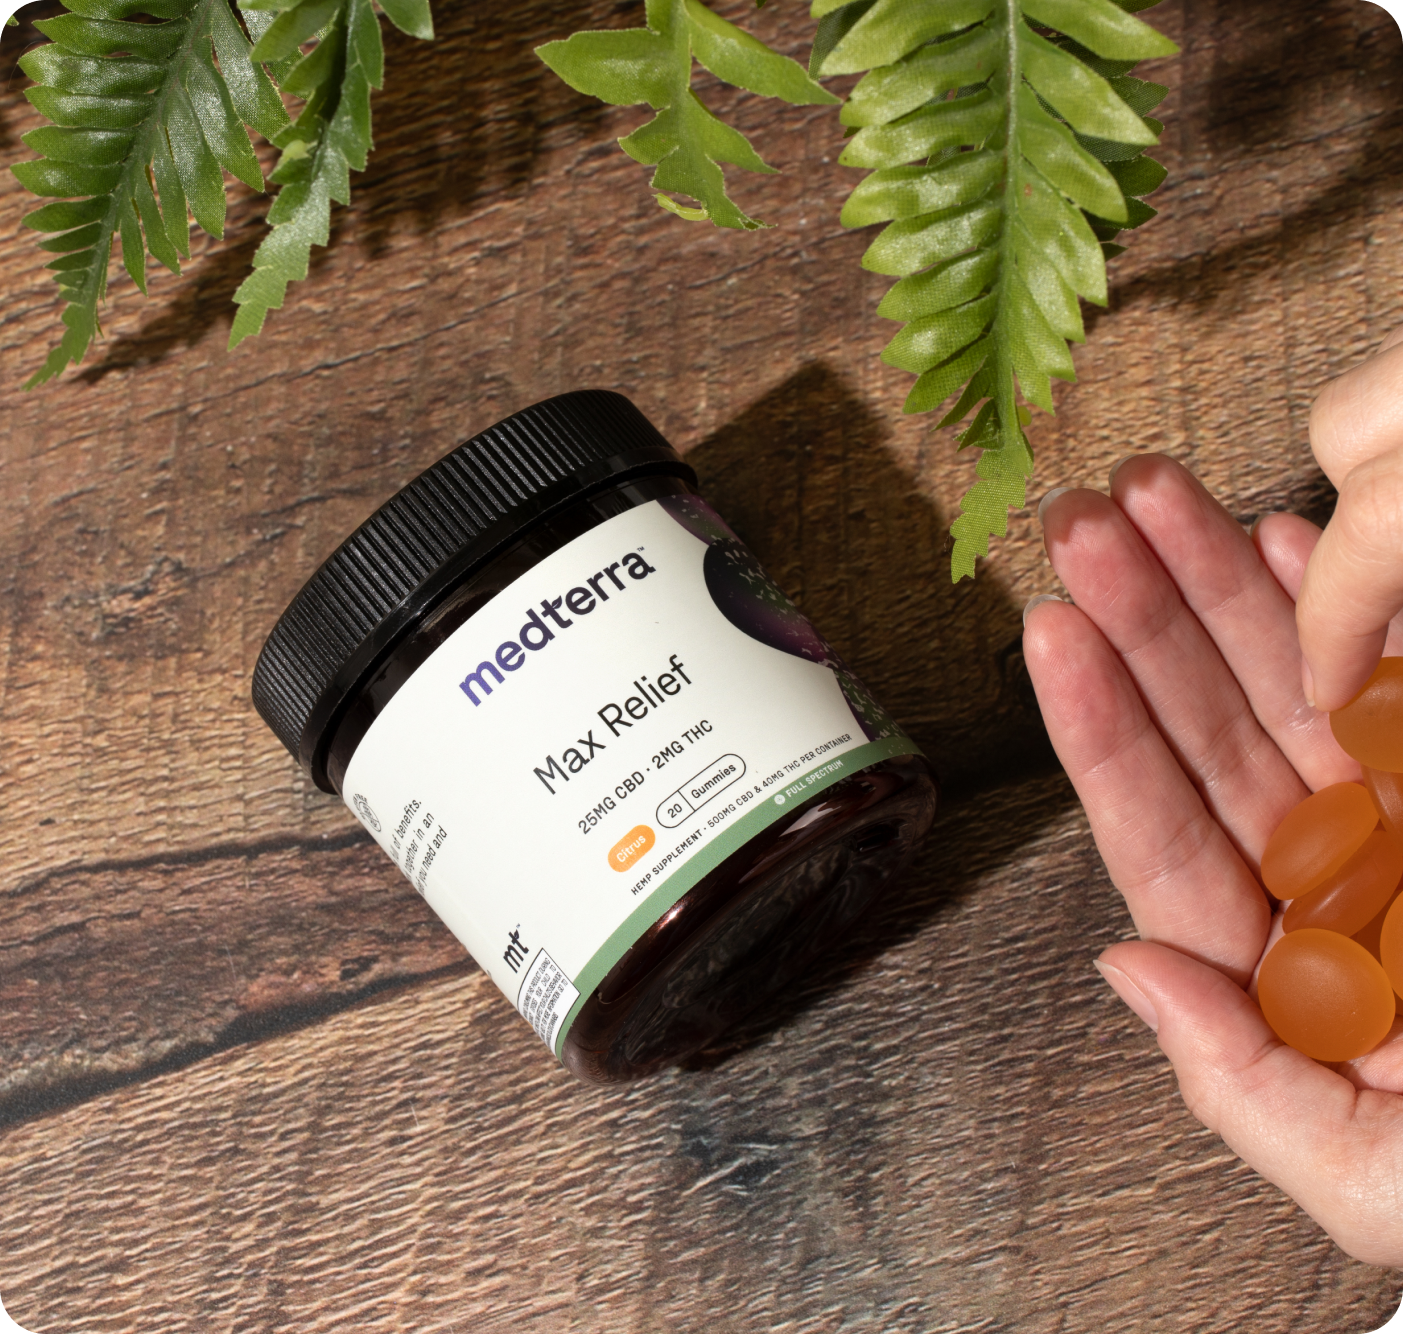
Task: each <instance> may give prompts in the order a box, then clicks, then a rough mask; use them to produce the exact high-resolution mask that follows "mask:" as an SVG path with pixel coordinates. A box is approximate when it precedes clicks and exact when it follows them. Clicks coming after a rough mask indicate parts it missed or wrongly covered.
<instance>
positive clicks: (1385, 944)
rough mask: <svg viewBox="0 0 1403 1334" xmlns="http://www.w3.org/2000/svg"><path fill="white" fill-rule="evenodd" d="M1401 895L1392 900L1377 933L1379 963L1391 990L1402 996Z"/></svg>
mask: <svg viewBox="0 0 1403 1334" xmlns="http://www.w3.org/2000/svg"><path fill="white" fill-rule="evenodd" d="M1400 903H1403V894H1400V895H1399V896H1398V898H1396V899H1394V901H1393V906H1392V907H1391V908H1390V909H1389V910H1388V916H1387V917H1385V918H1384V924H1383V930H1382V931H1380V932H1379V962H1380V963H1382V964H1383V968H1384V972H1386V973H1387V974H1388V980H1389V981H1390V982H1392V983H1393V989H1394V990H1395V991H1396V992H1398V994H1399V995H1400V996H1403V908H1400V907H1399V906H1398V905H1399V904H1400Z"/></svg>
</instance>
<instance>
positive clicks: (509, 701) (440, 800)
mask: <svg viewBox="0 0 1403 1334" xmlns="http://www.w3.org/2000/svg"><path fill="white" fill-rule="evenodd" d="M915 751H916V747H915V745H914V744H913V743H912V742H911V741H910V740H909V739H908V738H906V737H905V736H904V735H903V734H902V733H901V732H900V730H899V729H898V728H897V727H896V726H895V724H894V723H893V722H892V721H891V719H890V718H888V717H887V715H886V714H885V713H883V712H882V710H881V709H880V708H878V707H877V706H876V705H875V704H874V703H873V702H872V700H871V699H870V697H869V696H868V695H867V694H866V692H865V691H864V690H863V688H862V686H861V685H860V684H859V683H858V682H857V681H856V679H855V678H853V677H852V675H851V673H849V672H848V671H847V669H846V668H845V667H844V666H843V664H842V663H841V662H840V661H839V660H838V659H837V657H836V656H835V655H834V654H833V651H832V649H831V648H830V647H829V646H828V644H827V643H826V641H824V640H823V639H822V638H821V637H820V636H819V635H818V634H817V633H816V632H815V631H814V629H813V628H812V627H811V626H810V625H809V623H808V622H807V621H806V620H805V619H804V618H803V616H801V615H800V613H799V612H798V610H797V609H796V608H795V607H794V605H793V604H792V603H791V602H790V601H789V600H788V599H787V598H786V597H785V596H784V594H783V593H781V592H780V590H779V589H778V588H777V587H776V586H775V585H774V583H773V582H771V580H770V579H769V578H768V576H766V575H765V573H764V571H763V570H762V569H761V568H760V566H759V564H758V563H757V562H756V560H755V558H754V556H752V555H751V554H750V552H749V551H748V550H747V549H746V548H745V547H744V546H743V545H742V544H741V542H740V541H739V540H738V539H737V538H736V537H735V535H734V534H733V533H732V532H731V531H730V530H729V529H728V528H727V527H726V525H725V524H724V523H723V522H722V521H721V520H720V519H719V518H718V517H717V516H716V514H715V513H714V512H713V511H712V510H711V509H709V508H708V507H707V506H706V505H705V504H704V503H703V502H702V501H700V500H698V499H697V498H695V497H693V496H669V497H666V498H665V499H662V500H655V501H651V502H649V503H647V504H645V505H641V506H639V507H637V508H635V509H632V510H629V511H628V512H627V513H625V514H621V515H618V516H617V517H615V518H613V519H609V520H607V521H605V522H604V523H601V524H600V525H598V526H597V527H595V528H593V529H591V530H590V531H589V532H587V533H585V534H584V535H583V536H581V537H578V538H576V539H575V540H574V541H573V542H571V543H569V544H568V545H567V546H565V547H563V548H561V550H559V551H557V552H556V553H555V554H554V555H552V556H549V557H547V558H546V559H545V560H543V561H541V562H540V563H539V564H537V565H536V566H534V567H533V568H532V569H531V570H530V571H529V572H528V573H527V574H525V575H523V576H522V577H521V578H520V579H518V580H517V581H516V582H515V583H514V584H512V585H511V586H510V587H509V588H507V589H506V590H505V591H503V592H502V593H500V594H498V595H497V596H496V597H495V598H493V600H492V601H491V602H490V603H488V604H487V606H485V607H484V608H482V609H481V610H480V611H478V612H477V613H476V614H474V615H473V616H472V617H471V618H470V619H469V620H467V621H466V622H464V623H463V624H462V625H461V626H459V627H458V629H457V630H455V631H454V632H453V634H452V635H451V636H450V637H449V638H448V639H447V640H446V641H445V642H444V643H443V644H442V645H440V646H439V648H437V649H436V650H435V651H434V653H433V654H432V656H430V657H429V658H428V659H427V660H426V661H425V662H424V663H422V664H421V665H420V667H419V668H418V669H417V670H416V671H415V672H414V674H413V675H412V676H411V677H410V679H409V680H408V681H407V682H406V683H405V684H404V685H403V686H401V687H400V689H399V691H398V692H397V693H396V694H395V696H394V698H393V699H391V701H390V703H389V704H388V705H387V706H386V708H385V710H384V712H383V713H381V715H380V716H379V717H378V718H377V719H376V720H375V722H374V723H373V724H372V725H371V727H370V729H369V731H368V732H367V733H366V735H365V736H364V738H363V739H362V740H361V743H360V745H359V746H358V747H357V749H356V752H355V755H354V756H353V757H352V760H351V763H350V765H349V767H348V769H347V771H346V777H345V783H344V786H343V792H344V794H345V799H346V804H347V805H348V806H349V807H350V808H351V810H352V811H353V812H354V813H355V815H356V817H357V818H358V819H359V820H360V821H361V823H362V824H364V825H365V827H366V828H367V829H368V830H370V832H371V833H372V834H373V835H374V836H375V838H376V839H377V841H378V842H379V843H380V846H381V847H382V848H384V849H385V851H386V852H387V853H388V854H389V855H390V856H391V857H392V858H393V859H394V860H395V862H396V863H397V864H398V865H399V867H400V869H401V870H402V871H403V872H404V874H405V875H406V876H407V877H408V878H409V880H410V882H411V883H412V884H413V885H414V887H415V888H416V889H417V890H419V892H420V893H421V894H423V895H424V897H425V898H426V899H427V900H428V902H429V903H430V905H431V906H432V907H433V909H434V911H435V912H437V913H438V915H439V916H440V917H441V918H443V920H444V921H445V922H446V923H447V925H448V926H449V928H450V929H451V930H452V931H453V933H454V935H456V936H457V937H458V939H459V940H461V941H462V942H463V944H464V945H465V946H466V947H467V948H468V950H469V951H470V952H471V954H472V956H473V957H474V958H475V959H476V960H477V962H478V963H479V964H480V965H481V966H482V967H483V969H484V970H486V972H487V973H488V974H490V976H491V977H492V979H493V981H494V982H496V983H497V985H498V986H499V987H500V988H501V989H502V990H503V991H504V992H505V993H506V995H507V996H508V997H509V998H510V999H511V1000H512V1002H513V1003H514V1004H515V1005H516V1006H517V1008H518V1009H519V1010H520V1011H521V1013H522V1014H523V1015H524V1016H525V1017H526V1019H527V1020H528V1021H529V1022H530V1023H531V1025H532V1027H533V1028H535V1030H536V1032H537V1033H538V1034H539V1035H540V1037H541V1038H542V1040H543V1041H545V1042H546V1043H547V1044H548V1045H549V1046H550V1047H551V1049H552V1050H553V1051H555V1052H556V1054H557V1055H559V1053H560V1050H561V1044H562V1042H563V1040H564V1037H565V1034H566V1032H567V1031H568V1029H569V1026H570V1024H571V1022H573V1019H574V1017H575V1013H576V1012H577V1011H578V1009H579V1006H580V1005H581V1004H582V1003H583V1001H584V1000H586V999H588V997H589V996H590V994H591V993H592V992H593V990H594V989H595V987H596V986H598V984H599V982H600V980H601V979H602V978H603V977H604V975H605V974H606V973H607V972H608V971H609V969H610V968H612V967H613V966H614V964H615V963H617V962H618V960H619V959H620V958H621V957H622V956H623V955H624V953H625V952H626V951H627V950H628V948H629V947H630V946H631V945H632V944H633V943H634V942H635V941H636V940H637V939H638V938H639V937H640V936H641V935H642V934H643V932H644V931H646V930H647V929H648V927H650V926H651V925H652V924H653V923H654V922H656V921H657V920H658V918H659V917H661V916H662V914H663V913H664V912H666V911H667V909H668V908H670V907H671V906H672V905H673V904H674V903H675V902H676V901H677V900H678V899H679V898H681V897H682V895H683V894H684V893H686V892H687V890H688V889H690V888H691V887H692V886H693V885H694V884H696V882H697V881H698V880H700V879H701V878H702V876H703V875H705V874H706V873H707V872H709V871H711V870H712V869H713V868H714V867H716V866H718V865H719V864H720V863H721V862H722V861H723V860H725V858H726V857H728V856H730V855H731V854H732V853H733V852H735V851H737V850H738V849H739V848H741V847H743V846H744V845H745V843H747V842H749V840H750V839H752V838H753V837H754V836H755V835H756V834H757V833H759V832H760V830H762V829H764V828H765V827H766V826H767V825H770V824H772V823H774V822H775V821H776V820H779V819H782V818H784V817H785V816H787V815H790V814H792V812H793V807H794V805H795V803H796V802H799V801H803V800H806V799H807V798H809V797H811V796H813V795H815V794H816V793H818V792H820V791H822V790H823V789H824V788H826V787H829V786H831V785H832V784H833V783H835V782H837V781H838V780H839V779H840V778H842V777H844V776H846V775H848V774H851V773H853V772H855V771H856V770H857V769H861V768H864V767H866V766H867V765H870V764H873V763H875V762H877V761H878V760H881V759H885V758H888V757H890V756H894V755H909V754H913V753H915Z"/></svg>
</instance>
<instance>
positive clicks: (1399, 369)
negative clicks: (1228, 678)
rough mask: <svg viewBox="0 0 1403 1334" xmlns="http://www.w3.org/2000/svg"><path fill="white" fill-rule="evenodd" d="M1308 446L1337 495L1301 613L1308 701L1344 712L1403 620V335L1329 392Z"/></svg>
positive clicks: (1319, 403)
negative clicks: (1390, 631)
mask: <svg viewBox="0 0 1403 1334" xmlns="http://www.w3.org/2000/svg"><path fill="white" fill-rule="evenodd" d="M1310 444H1311V449H1312V451H1313V452H1314V453H1315V457H1316V459H1317V461H1318V462H1319V464H1320V466H1321V468H1323V469H1324V470H1325V475H1326V476H1327V477H1328V478H1329V479H1330V480H1331V481H1332V482H1333V483H1334V484H1335V487H1336V489H1337V490H1338V491H1339V493H1340V498H1339V502H1338V503H1337V504H1336V506H1335V514H1334V517H1333V518H1332V519H1331V520H1330V522H1329V524H1328V525H1327V526H1326V529H1325V535H1324V537H1322V538H1321V540H1320V544H1319V546H1318V547H1316V549H1315V552H1314V554H1313V555H1312V556H1311V558H1310V563H1309V565H1308V566H1307V567H1306V575H1305V580H1304V582H1303V583H1302V585H1301V592H1300V598H1299V600H1298V602H1297V606H1296V624H1297V626H1298V627H1299V630H1300V641H1301V648H1302V650H1303V652H1304V654H1305V666H1304V673H1303V681H1304V687H1305V694H1306V697H1307V698H1308V699H1310V700H1313V701H1314V702H1315V704H1316V705H1317V707H1319V708H1320V709H1323V710H1329V709H1337V708H1339V707H1340V705H1342V704H1347V703H1348V702H1349V701H1350V700H1351V699H1353V698H1354V696H1355V694H1356V693H1358V691H1359V688H1360V687H1361V686H1362V685H1363V684H1364V682H1365V681H1367V680H1368V679H1369V673H1370V672H1372V671H1373V670H1374V667H1375V666H1376V665H1377V663H1378V661H1379V654H1380V653H1381V652H1382V650H1383V645H1384V633H1385V630H1386V628H1387V626H1388V623H1389V621H1390V620H1392V618H1393V617H1394V616H1396V615H1397V614H1398V612H1399V611H1400V610H1403V329H1396V330H1395V331H1394V332H1393V333H1392V334H1390V335H1389V336H1388V337H1387V338H1386V339H1384V341H1383V343H1382V345H1381V346H1380V347H1379V350H1378V351H1377V352H1376V353H1375V354H1374V355H1373V356H1372V357H1370V358H1369V359H1368V360H1367V361H1365V362H1364V363H1363V364H1362V365H1359V366H1356V367H1355V368H1354V369H1353V370H1352V371H1349V372H1348V373H1347V374H1345V375H1342V376H1340V377H1339V379H1337V380H1332V381H1331V382H1330V383H1329V384H1328V385H1326V386H1325V389H1324V391H1323V392H1322V393H1321V395H1320V397H1319V398H1317V399H1316V401H1315V406H1314V407H1313V408H1312V409H1311V414H1310Z"/></svg>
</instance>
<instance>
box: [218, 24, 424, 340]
mask: <svg viewBox="0 0 1403 1334" xmlns="http://www.w3.org/2000/svg"><path fill="white" fill-rule="evenodd" d="M244 8H245V10H246V11H253V12H248V13H247V17H249V18H253V17H254V13H255V12H256V11H255V10H254V6H253V5H252V4H251V3H250V2H249V0H245V3H244ZM258 9H262V10H265V11H268V10H277V11H278V13H277V17H276V18H275V19H274V20H273V21H272V22H271V23H269V24H260V25H259V27H260V29H261V35H260V36H259V38H258V41H257V43H256V44H255V46H254V48H253V56H254V59H255V60H267V61H269V62H277V61H283V62H287V63H286V64H284V66H283V67H282V68H283V73H282V75H281V78H282V85H283V87H284V88H285V89H286V90H287V91H288V92H291V93H294V94H296V95H297V96H299V97H303V98H305V99H306V103H305V105H304V106H303V108H302V112H301V114H300V115H299V116H298V118H297V120H296V121H295V122H293V123H292V124H291V125H287V126H285V127H284V128H283V129H281V130H280V131H279V132H278V133H277V134H275V135H273V136H272V141H273V143H274V144H275V145H276V146H277V147H278V148H280V149H281V150H282V155H281V156H280V158H279V159H278V165H277V167H276V168H275V169H274V171H273V174H272V176H271V178H270V179H271V180H272V181H273V182H274V183H275V184H276V185H278V186H280V187H281V189H280V190H279V191H278V197H277V198H276V199H275V200H274V201H273V207H272V208H271V209H269V211H268V222H269V225H270V226H271V227H272V231H271V232H270V233H269V234H268V237H267V239H265V240H264V242H263V244H262V245H261V246H259V247H258V252H257V254H255V255H254V257H253V272H252V273H251V274H250V275H249V276H248V277H247V278H246V279H245V280H244V282H243V283H242V284H241V285H240V287H239V290H238V291H237V292H235V293H234V300H235V302H237V304H238V307H239V310H238V313H237V314H236V315H235V316H234V326H233V328H232V329H231V330H230V331H229V346H230V347H231V348H235V347H237V346H238V345H239V344H240V343H242V342H243V341H244V339H245V338H251V337H253V336H254V335H255V334H257V333H259V332H260V331H261V330H262V328H263V322H264V320H266V319H267V317H268V312H269V311H270V310H278V309H281V307H282V304H283V302H284V300H285V299H286V297H287V287H288V284H289V283H291V282H298V281H300V280H301V279H303V278H305V277H306V276H307V270H308V266H309V264H310V261H311V253H312V247H313V246H322V245H325V244H326V243H327V241H328V239H329V238H330V236H331V205H332V204H333V202H334V203H339V204H349V203H350V202H351V172H352V171H363V170H364V169H365V163H366V156H367V154H368V153H369V152H370V147H371V135H370V93H371V89H372V88H379V87H380V86H381V85H382V84H383V83H384V74H385V56H384V46H383V44H382V42H381V38H380V22H379V20H378V19H377V18H376V16H375V11H374V9H373V8H372V7H371V3H370V0H291V2H290V3H286V2H284V0H274V2H266V0H260V3H259V5H258ZM391 10H393V12H391ZM386 13H387V14H388V15H389V16H390V18H391V19H392V21H394V22H395V23H396V24H397V25H399V26H403V27H404V28H405V31H407V32H410V33H411V35H412V36H416V37H417V36H420V35H422V34H423V33H425V32H428V33H432V24H431V23H430V22H429V18H428V9H427V5H425V4H423V3H422V2H420V3H417V4H412V3H408V0H406V2H405V3H402V4H398V5H394V6H391V7H388V8H387V9H386ZM314 33H320V39H319V40H318V42H317V45H316V46H315V47H314V48H313V49H312V51H311V52H310V53H308V54H307V55H302V54H301V52H300V46H301V43H302V42H304V41H305V40H306V35H310V34H314Z"/></svg>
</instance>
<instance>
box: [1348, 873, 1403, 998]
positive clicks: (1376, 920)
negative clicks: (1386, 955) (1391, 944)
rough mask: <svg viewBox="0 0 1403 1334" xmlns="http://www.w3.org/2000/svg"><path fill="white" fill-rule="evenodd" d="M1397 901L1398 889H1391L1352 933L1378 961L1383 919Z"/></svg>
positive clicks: (1381, 955) (1379, 959)
mask: <svg viewBox="0 0 1403 1334" xmlns="http://www.w3.org/2000/svg"><path fill="white" fill-rule="evenodd" d="M1397 901H1398V890H1396V889H1395V890H1394V891H1393V897H1392V898H1391V899H1389V901H1388V902H1387V903H1386V904H1384V906H1383V907H1382V908H1380V909H1379V911H1378V912H1376V913H1375V914H1374V915H1373V917H1371V918H1370V919H1369V921H1368V923H1367V924H1366V925H1365V926H1363V927H1361V928H1360V929H1359V930H1358V931H1356V932H1355V933H1354V937H1353V938H1354V939H1355V940H1357V941H1358V942H1359V943H1360V944H1361V945H1363V946H1364V948H1365V949H1366V950H1368V951H1369V953H1370V954H1372V955H1373V956H1374V958H1376V959H1377V960H1378V961H1379V962H1380V963H1382V962H1383V953H1382V946H1381V945H1380V943H1379V942H1380V938H1381V937H1382V936H1383V931H1384V919H1385V918H1387V916H1388V910H1389V909H1390V908H1392V907H1393V905H1394V904H1395V903H1396V902H1397ZM1384 971H1385V972H1387V971H1388V970H1387V969H1385V970H1384ZM1395 990H1396V988H1395Z"/></svg>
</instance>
